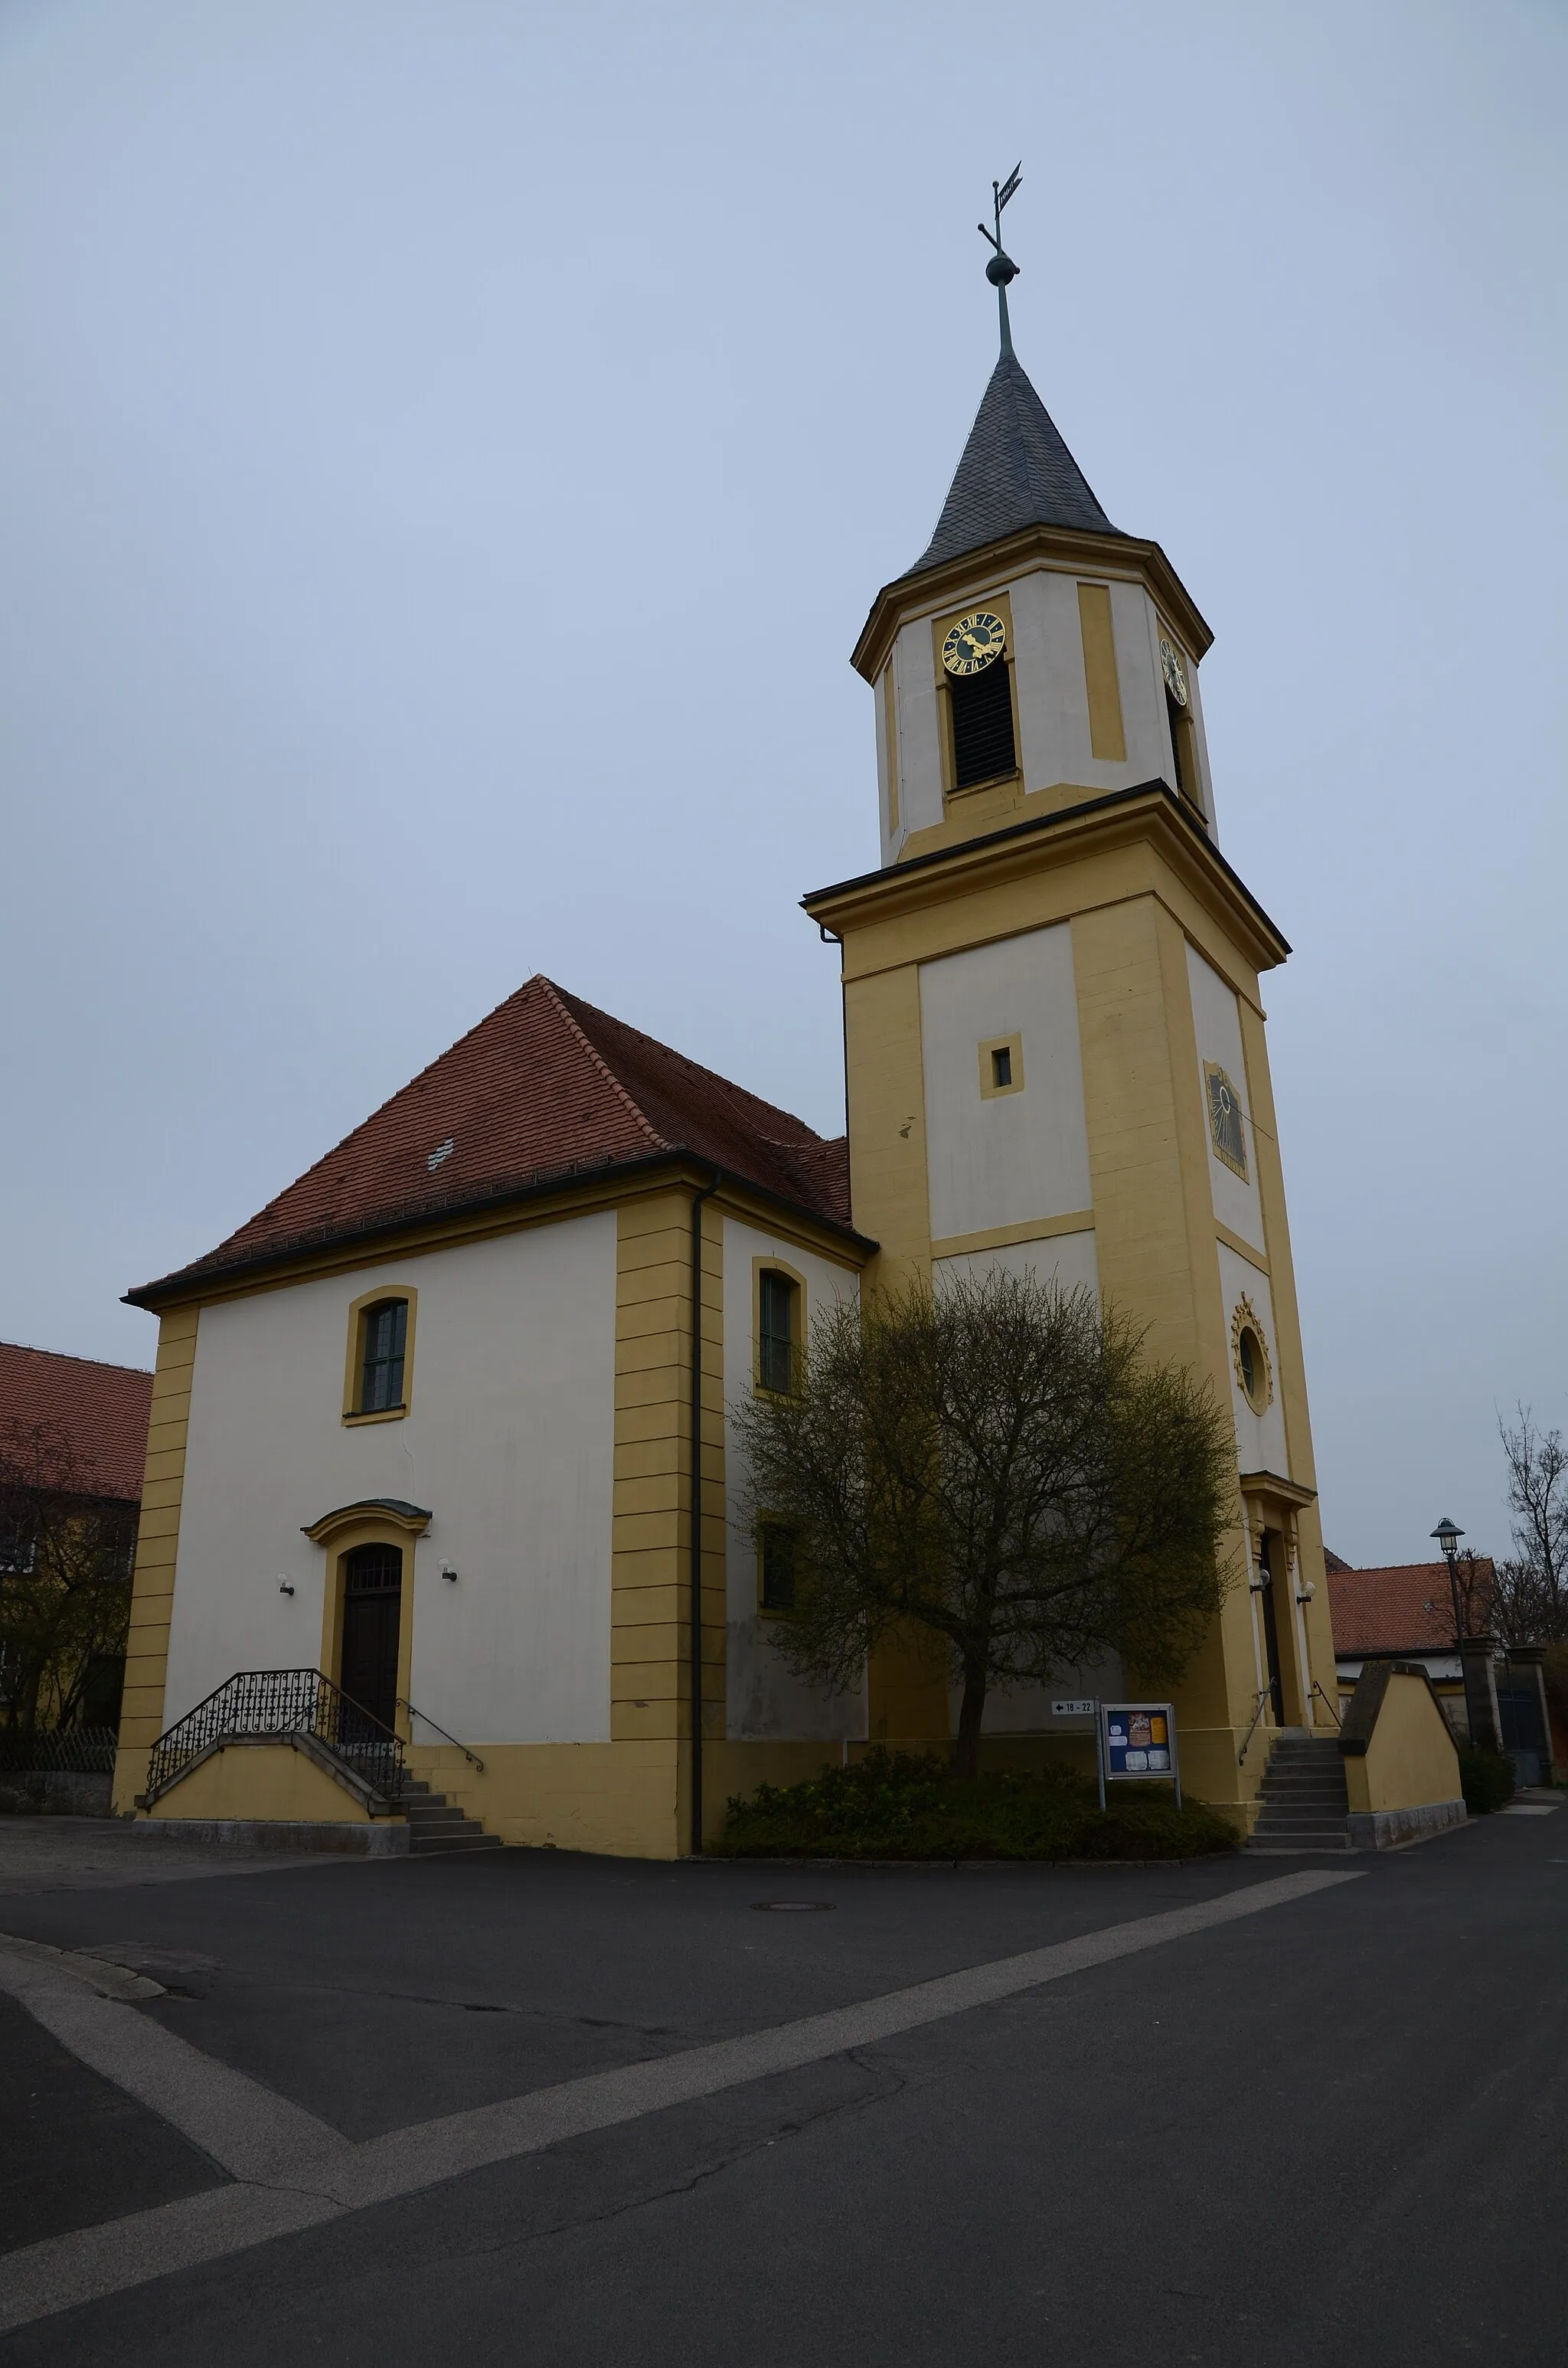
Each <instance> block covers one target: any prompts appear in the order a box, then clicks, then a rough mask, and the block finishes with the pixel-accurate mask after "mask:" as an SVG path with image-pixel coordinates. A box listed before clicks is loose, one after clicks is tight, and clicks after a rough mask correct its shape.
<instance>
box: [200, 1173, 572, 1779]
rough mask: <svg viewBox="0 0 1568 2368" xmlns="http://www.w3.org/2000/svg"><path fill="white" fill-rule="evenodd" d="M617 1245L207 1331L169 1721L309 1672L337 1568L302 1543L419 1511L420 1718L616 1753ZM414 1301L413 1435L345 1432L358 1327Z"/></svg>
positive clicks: (415, 1683) (533, 1243)
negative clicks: (364, 1506) (249, 1684)
mask: <svg viewBox="0 0 1568 2368" xmlns="http://www.w3.org/2000/svg"><path fill="white" fill-rule="evenodd" d="M615 1245H616V1224H615V1218H614V1216H613V1214H604V1215H597V1216H591V1217H581V1218H577V1219H574V1220H573V1221H571V1222H569V1223H566V1224H557V1225H544V1226H540V1227H538V1228H537V1229H534V1230H532V1231H529V1232H526V1233H518V1234H511V1235H506V1236H505V1237H503V1238H502V1239H500V1240H497V1241H493V1242H483V1243H473V1244H469V1245H464V1246H462V1247H454V1248H451V1249H444V1250H437V1251H432V1252H430V1253H428V1254H427V1255H426V1256H424V1257H420V1258H399V1259H395V1260H388V1261H387V1262H386V1263H385V1264H383V1265H380V1266H376V1267H369V1268H366V1267H362V1268H359V1269H357V1270H356V1271H355V1272H354V1273H352V1274H347V1275H342V1276H338V1277H334V1278H331V1279H329V1280H324V1281H316V1282H305V1283H298V1284H295V1285H293V1286H292V1287H291V1288H290V1289H287V1290H282V1291H274V1292H260V1293H258V1294H256V1296H255V1297H254V1298H247V1299H241V1300H234V1301H231V1302H229V1303H228V1304H223V1305H220V1306H216V1307H209V1308H205V1309H203V1311H202V1315H201V1319H200V1323H199V1327H198V1331H197V1344H196V1363H195V1372H194V1377H193V1386H192V1393H191V1411H190V1431H189V1443H188V1446H187V1457H186V1479H185V1492H184V1500H183V1504H182V1508H181V1516H180V1534H179V1556H178V1562H177V1565H176V1578H175V1600H174V1618H173V1626H172V1631H171V1634H170V1639H169V1673H168V1691H167V1696H166V1716H167V1718H168V1719H169V1720H173V1719H175V1718H177V1717H179V1716H180V1715H181V1714H182V1713H184V1712H185V1711H187V1710H188V1709H189V1708H190V1707H191V1705H192V1704H193V1703H195V1702H199V1700H200V1699H201V1697H202V1696H203V1695H205V1694H207V1693H209V1692H210V1691H211V1690H212V1689H213V1687H215V1686H217V1685H220V1684H221V1683H222V1680H223V1679H225V1678H227V1677H229V1676H231V1675H232V1674H233V1672H234V1671H235V1670H237V1669H247V1668H313V1667H315V1666H316V1665H317V1664H318V1661H319V1657H320V1652H321V1638H322V1616H323V1601H324V1586H325V1580H326V1573H327V1565H328V1553H327V1551H325V1550H324V1549H323V1548H322V1547H320V1546H315V1545H312V1543H310V1541H309V1540H308V1539H307V1538H304V1537H302V1536H301V1527H302V1526H303V1525H304V1524H306V1523H309V1522H313V1521H316V1520H319V1519H320V1518H321V1517H322V1515H323V1514H324V1513H328V1512H331V1511H332V1510H334V1509H335V1508H336V1507H337V1506H340V1505H346V1504H351V1503H354V1502H355V1501H357V1500H358V1498H360V1497H405V1498H407V1499H409V1500H410V1501H412V1502H413V1503H415V1504H416V1505H425V1506H428V1507H429V1508H431V1510H432V1512H433V1514H434V1520H433V1521H432V1524H431V1529H430V1533H429V1535H428V1536H427V1537H424V1538H420V1539H418V1540H417V1541H415V1542H414V1544H413V1548H412V1552H411V1551H410V1550H409V1549H408V1548H407V1547H405V1549H404V1562H403V1573H404V1581H403V1585H404V1593H403V1617H404V1619H405V1621H406V1620H407V1619H408V1617H409V1616H410V1603H411V1601H412V1616H413V1622H414V1627H413V1655H412V1663H411V1669H410V1678H409V1691H410V1695H411V1697H412V1699H413V1700H414V1701H415V1702H417V1703H418V1705H419V1707H420V1709H421V1710H424V1711H427V1712H428V1713H429V1714H430V1715H431V1717H433V1718H436V1719H438V1720H439V1721H440V1723H441V1725H443V1726H446V1727H449V1729H450V1730H451V1732H452V1733H453V1734H454V1735H456V1736H460V1737H461V1738H462V1740H463V1741H464V1742H465V1743H476V1744H481V1745H483V1744H484V1743H486V1742H490V1743H525V1742H528V1743H531V1742H595V1741H602V1740H605V1739H608V1734H609V1601H610V1491H611V1480H612V1466H613V1442H614V1431H615V1266H616V1249H615ZM399 1284H413V1285H414V1286H415V1289H416V1290H417V1292H418V1293H419V1300H418V1309H417V1316H416V1326H415V1359H414V1374H413V1394H412V1398H411V1401H410V1411H409V1414H408V1416H407V1417H406V1418H405V1419H404V1420H403V1421H402V1422H388V1423H372V1424H368V1425H365V1426H363V1427H356V1428H353V1429H346V1428H345V1426H344V1424H343V1421H342V1410H343V1372H344V1358H345V1352H346V1346H347V1326H348V1310H349V1307H350V1306H351V1304H353V1302H354V1301H356V1300H357V1299H359V1298H361V1297H362V1296H363V1295H364V1294H365V1293H366V1292H370V1291H378V1290H381V1289H382V1288H385V1289H387V1290H389V1291H391V1290H392V1289H394V1288H395V1287H396V1286H397V1285H399ZM443 1560H444V1561H447V1562H449V1563H450V1564H451V1565H453V1566H454V1567H455V1568H456V1569H457V1571H458V1573H459V1577H458V1580H457V1583H456V1584H455V1585H454V1584H452V1583H451V1582H450V1581H449V1580H447V1579H443V1578H442V1577H441V1576H440V1565H441V1563H442V1561H443ZM280 1575H283V1576H287V1577H288V1578H289V1579H290V1581H291V1583H292V1584H293V1586H294V1588H295V1593H294V1594H293V1596H292V1597H289V1596H285V1595H281V1594H280V1593H279V1591H278V1578H279V1576H280Z"/></svg>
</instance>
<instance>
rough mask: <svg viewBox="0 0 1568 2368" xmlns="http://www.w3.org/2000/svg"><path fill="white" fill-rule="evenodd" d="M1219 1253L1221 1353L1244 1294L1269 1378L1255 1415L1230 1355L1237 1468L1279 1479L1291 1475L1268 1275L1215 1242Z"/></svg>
mask: <svg viewBox="0 0 1568 2368" xmlns="http://www.w3.org/2000/svg"><path fill="white" fill-rule="evenodd" d="M1216 1247H1217V1248H1218V1250H1219V1253H1220V1288H1221V1292H1223V1294H1224V1305H1225V1353H1226V1355H1227V1357H1229V1356H1230V1343H1231V1323H1232V1318H1233V1315H1234V1314H1235V1311H1236V1309H1237V1307H1238V1306H1239V1305H1240V1304H1241V1301H1242V1299H1243V1297H1245V1298H1247V1299H1248V1300H1250V1301H1251V1303H1252V1310H1253V1314H1254V1315H1256V1317H1257V1320H1258V1323H1259V1325H1260V1326H1262V1329H1263V1337H1264V1339H1265V1341H1266V1342H1267V1348H1268V1360H1269V1365H1270V1368H1271V1371H1272V1373H1273V1378H1274V1395H1273V1396H1272V1397H1271V1398H1270V1399H1269V1402H1268V1404H1267V1406H1266V1407H1265V1408H1264V1411H1263V1412H1262V1414H1254V1412H1253V1410H1252V1408H1251V1406H1248V1404H1247V1402H1246V1399H1245V1397H1244V1395H1243V1394H1242V1385H1241V1383H1240V1381H1239V1380H1238V1379H1237V1377H1236V1372H1235V1360H1234V1359H1232V1360H1231V1404H1232V1406H1233V1410H1234V1413H1235V1417H1236V1454H1237V1457H1238V1459H1239V1461H1238V1463H1237V1467H1236V1468H1237V1470H1238V1471H1241V1472H1277V1473H1278V1474H1279V1476H1280V1477H1281V1479H1284V1480H1289V1479H1290V1478H1292V1477H1293V1476H1294V1475H1293V1474H1292V1473H1291V1470H1290V1463H1289V1461H1288V1451H1287V1449H1286V1445H1285V1409H1284V1407H1283V1406H1282V1405H1281V1404H1280V1399H1279V1343H1278V1339H1277V1338H1276V1337H1275V1331H1274V1301H1273V1298H1272V1296H1271V1294H1270V1292H1269V1288H1268V1277H1267V1275H1266V1274H1261V1273H1259V1271H1258V1269H1257V1268H1256V1267H1255V1266H1249V1265H1248V1263H1247V1261H1246V1259H1245V1258H1241V1257H1238V1255H1237V1253H1236V1252H1235V1251H1234V1250H1233V1249H1231V1248H1229V1247H1227V1245H1226V1244H1225V1243H1224V1242H1220V1243H1218V1244H1217V1245H1216Z"/></svg>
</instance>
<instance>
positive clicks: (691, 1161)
mask: <svg viewBox="0 0 1568 2368" xmlns="http://www.w3.org/2000/svg"><path fill="white" fill-rule="evenodd" d="M683 1164H684V1165H686V1166H695V1167H701V1168H703V1169H704V1170H706V1171H707V1172H708V1173H709V1174H710V1175H712V1176H713V1177H715V1178H717V1179H718V1185H733V1187H734V1188H735V1189H736V1190H739V1191H742V1192H751V1193H755V1195H756V1198H757V1199H758V1200H759V1201H767V1202H768V1203H769V1204H770V1205H771V1206H772V1207H774V1208H776V1209H787V1210H789V1212H790V1214H791V1215H793V1216H796V1217H809V1218H810V1219H811V1221H812V1224H817V1225H821V1226H822V1228H823V1230H824V1232H825V1233H829V1234H835V1235H837V1237H838V1239H839V1240H840V1241H843V1242H851V1243H853V1244H854V1246H855V1247H856V1248H857V1249H858V1250H861V1251H863V1252H864V1253H865V1255H866V1256H867V1257H868V1258H869V1257H871V1256H872V1255H873V1254H874V1253H875V1251H876V1250H877V1248H878V1247H879V1245H878V1244H877V1243H876V1242H874V1241H872V1240H871V1238H870V1237H869V1235H866V1234H858V1233H857V1232H856V1230H855V1228H854V1226H853V1225H846V1224H844V1223H843V1221H842V1220H841V1219H840V1218H837V1217H830V1216H828V1215H827V1214H826V1213H825V1212H824V1211H823V1210H821V1209H813V1208H812V1207H811V1206H810V1204H809V1203H808V1202H806V1201H795V1200H791V1199H790V1195H789V1194H788V1193H787V1192H780V1191H778V1190H776V1189H774V1188H773V1187H772V1186H770V1185H767V1184H759V1183H758V1182H757V1181H756V1178H755V1177H751V1176H744V1175H743V1174H742V1173H741V1171H740V1170H739V1168H733V1167H715V1166H714V1163H713V1162H712V1161H711V1160H710V1159H703V1158H700V1157H699V1155H698V1154H697V1153H696V1152H693V1151H690V1150H687V1148H686V1147H685V1146H684V1145H682V1144H671V1145H670V1146H669V1148H668V1149H667V1150H665V1151H655V1152H651V1153H649V1154H648V1155H647V1156H644V1157H642V1158H640V1159H622V1160H618V1161H614V1162H612V1163H611V1164H610V1165H608V1167H580V1168H566V1169H562V1171H560V1172H559V1173H558V1174H555V1175H552V1176H548V1177H543V1178H540V1181H539V1182H538V1183H533V1184H524V1185H508V1186H506V1187H504V1188H503V1189H502V1190H499V1191H495V1192H488V1193H483V1194H482V1195H480V1196H479V1197H478V1198H477V1199H474V1200H470V1201H437V1202H434V1203H433V1204H431V1205H430V1206H428V1207H425V1208H419V1209H409V1210H407V1211H405V1212H403V1213H402V1214H401V1215H398V1216H391V1217H389V1216H381V1217H375V1218H372V1219H370V1220H369V1221H368V1222H367V1223H366V1224H362V1225H350V1226H346V1227H345V1228H344V1229H343V1230H342V1231H341V1232H337V1231H333V1232H326V1233H322V1234H319V1235H309V1236H301V1235H296V1236H295V1237H294V1239H293V1240H292V1241H290V1242H286V1243H279V1245H278V1247H277V1248H276V1249H268V1250H260V1251H257V1252H256V1255H255V1256H253V1257H250V1258H236V1259H235V1260H234V1261H233V1264H232V1265H224V1266H199V1267H182V1268H180V1269H177V1270H176V1272H175V1273H174V1274H167V1275H163V1276H161V1277H160V1278H159V1280H158V1281H156V1282H143V1283H139V1284H138V1285H137V1286H136V1288H135V1290H133V1291H128V1292H123V1293H122V1294H121V1299H120V1304H121V1305H122V1306H124V1307H141V1308H145V1309H146V1310H147V1311H148V1312H149V1313H150V1314H152V1315H156V1314H157V1312H158V1310H159V1309H160V1308H161V1307H170V1306H178V1305H180V1304H182V1303H187V1304H188V1303H190V1302H193V1301H201V1300H204V1299H206V1298H209V1297H210V1296H212V1295H213V1294H214V1293H215V1292H218V1291H221V1290H223V1289H225V1288H226V1287H227V1286H228V1285H229V1284H230V1283H231V1282H234V1281H246V1280H248V1279H249V1278H250V1277H251V1276H253V1275H260V1274H265V1273H267V1271H268V1270H269V1269H272V1268H274V1267H279V1266H292V1265H293V1264H294V1263H295V1261H296V1260H297V1259H299V1258H310V1257H312V1255H313V1254H315V1253H316V1252H318V1251H320V1252H326V1251H330V1250H337V1249H344V1248H347V1247H351V1246H352V1245H355V1244H365V1243H370V1242H375V1241H386V1242H388V1243H391V1242H393V1241H395V1240H396V1239H397V1237H398V1235H401V1234H406V1233H411V1232H413V1231H414V1230H415V1228H416V1227H417V1226H420V1225H431V1224H439V1223H440V1222H441V1221H442V1220H443V1219H444V1218H447V1217H464V1216H472V1215H476V1214H478V1213H481V1212H483V1211H484V1210H486V1209H497V1210H499V1209H507V1208H516V1207H517V1206H519V1205H522V1204H525V1203H527V1202H528V1201H542V1200H548V1199H549V1198H551V1196H552V1195H554V1194H558V1193H561V1192H564V1191H568V1190H571V1189H572V1187H573V1186H574V1185H581V1184H594V1185H603V1184H615V1183H619V1182H620V1181H621V1180H622V1179H623V1178H628V1177H632V1176H639V1175H646V1174H649V1173H652V1172H654V1171H656V1170H658V1169H659V1168H662V1167H674V1166H677V1165H683ZM715 1189H717V1186H716V1187H715Z"/></svg>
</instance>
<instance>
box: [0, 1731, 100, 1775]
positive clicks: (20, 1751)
mask: <svg viewBox="0 0 1568 2368" xmlns="http://www.w3.org/2000/svg"><path fill="white" fill-rule="evenodd" d="M117 1740H118V1737H117V1736H116V1732H115V1729H114V1728H113V1727H112V1726H51V1727H43V1728H32V1727H21V1726H0V1769H4V1770H6V1771H7V1772H8V1773H11V1774H16V1775H28V1776H112V1775H113V1774H114V1750H115V1744H116V1741H117Z"/></svg>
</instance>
